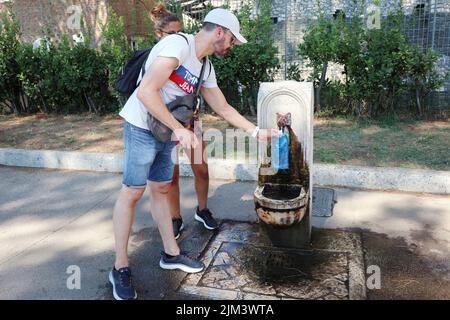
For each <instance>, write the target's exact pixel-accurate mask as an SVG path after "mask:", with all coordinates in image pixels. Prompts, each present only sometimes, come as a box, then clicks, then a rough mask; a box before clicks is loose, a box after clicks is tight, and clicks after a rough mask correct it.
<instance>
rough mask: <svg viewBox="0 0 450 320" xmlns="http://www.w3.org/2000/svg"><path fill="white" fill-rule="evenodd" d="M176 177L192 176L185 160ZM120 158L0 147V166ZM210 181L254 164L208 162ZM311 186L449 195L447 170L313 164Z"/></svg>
mask: <svg viewBox="0 0 450 320" xmlns="http://www.w3.org/2000/svg"><path fill="white" fill-rule="evenodd" d="M180 162H181V163H180V175H181V176H192V171H191V168H190V165H189V164H188V163H187V160H185V159H182V160H181V161H180ZM122 163H123V156H122V154H117V153H86V152H75V151H51V150H23V149H10V148H0V165H6V166H18V167H32V168H51V169H67V170H89V171H103V172H122ZM208 163H209V171H210V177H211V178H212V179H226V180H257V176H258V168H257V163H256V161H255V160H254V159H253V160H250V161H245V160H224V159H209V160H208ZM313 179H314V184H316V185H322V186H336V187H347V188H357V189H370V190H395V191H405V192H419V193H434V194H450V171H434V170H418V169H402V168H381V167H362V166H346V165H329V164H314V168H313Z"/></svg>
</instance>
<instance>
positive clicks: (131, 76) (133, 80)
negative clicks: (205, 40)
mask: <svg viewBox="0 0 450 320" xmlns="http://www.w3.org/2000/svg"><path fill="white" fill-rule="evenodd" d="M177 34H178V35H180V36H182V37H183V38H184V39H185V40H186V42H187V43H188V44H189V41H188V39H187V38H186V37H185V36H184V35H182V34H179V33H177ZM150 51H152V48H147V49H142V50H138V51H135V52H133V56H132V57H131V59H130V60H128V61H127V62H126V63H125V65H124V66H123V67H122V68H121V70H120V73H119V75H118V76H117V79H116V83H115V86H114V88H115V89H116V91H118V92H119V93H121V94H123V95H124V96H125V97H127V98H128V97H129V96H131V95H132V94H133V92H134V90H136V88H137V87H138V86H139V83H137V80H138V79H139V74H140V73H141V72H142V77H144V74H145V63H146V62H147V59H148V56H149V55H150Z"/></svg>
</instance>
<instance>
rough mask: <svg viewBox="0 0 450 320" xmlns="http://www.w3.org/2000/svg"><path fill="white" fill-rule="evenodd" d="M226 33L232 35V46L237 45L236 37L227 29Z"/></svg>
mask: <svg viewBox="0 0 450 320" xmlns="http://www.w3.org/2000/svg"><path fill="white" fill-rule="evenodd" d="M226 32H229V33H230V34H231V46H234V45H235V44H236V37H235V36H234V34H232V33H231V31H230V30H229V29H226Z"/></svg>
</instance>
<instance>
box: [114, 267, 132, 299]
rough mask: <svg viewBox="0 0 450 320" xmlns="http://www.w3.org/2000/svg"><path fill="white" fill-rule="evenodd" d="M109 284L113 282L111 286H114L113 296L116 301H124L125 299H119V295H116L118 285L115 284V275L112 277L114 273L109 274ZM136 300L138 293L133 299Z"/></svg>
mask: <svg viewBox="0 0 450 320" xmlns="http://www.w3.org/2000/svg"><path fill="white" fill-rule="evenodd" d="M109 282H111V284H112V286H113V296H114V299H116V300H124V299H122V298H121V297H119V296H118V295H117V293H116V285H115V284H114V278H113V275H112V271H110V272H109ZM136 298H137V292H135V293H134V298H133V299H136Z"/></svg>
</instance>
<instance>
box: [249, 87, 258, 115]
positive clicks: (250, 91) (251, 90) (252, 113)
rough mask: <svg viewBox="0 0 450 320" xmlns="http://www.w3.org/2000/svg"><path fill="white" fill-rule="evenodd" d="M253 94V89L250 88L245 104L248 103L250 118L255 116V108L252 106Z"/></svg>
mask: <svg viewBox="0 0 450 320" xmlns="http://www.w3.org/2000/svg"><path fill="white" fill-rule="evenodd" d="M253 93H254V90H253V87H250V90H249V95H248V98H247V102H248V108H249V110H250V114H251V115H252V116H256V111H255V106H254V101H255V99H254V98H253Z"/></svg>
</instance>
